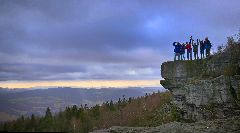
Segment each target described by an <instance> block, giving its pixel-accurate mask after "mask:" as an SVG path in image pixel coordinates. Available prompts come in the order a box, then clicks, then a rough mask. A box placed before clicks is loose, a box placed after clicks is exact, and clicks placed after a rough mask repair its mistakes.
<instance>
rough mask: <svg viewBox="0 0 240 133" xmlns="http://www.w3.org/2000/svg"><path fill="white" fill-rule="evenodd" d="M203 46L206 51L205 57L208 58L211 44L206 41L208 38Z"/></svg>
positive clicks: (206, 39)
mask: <svg viewBox="0 0 240 133" xmlns="http://www.w3.org/2000/svg"><path fill="white" fill-rule="evenodd" d="M204 45H205V49H206V57H209V56H210V50H211V47H212V44H211V42H210V41H209V40H208V37H206V38H205V41H204Z"/></svg>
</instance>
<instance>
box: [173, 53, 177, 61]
mask: <svg viewBox="0 0 240 133" xmlns="http://www.w3.org/2000/svg"><path fill="white" fill-rule="evenodd" d="M176 56H177V53H174V61H175V60H176Z"/></svg>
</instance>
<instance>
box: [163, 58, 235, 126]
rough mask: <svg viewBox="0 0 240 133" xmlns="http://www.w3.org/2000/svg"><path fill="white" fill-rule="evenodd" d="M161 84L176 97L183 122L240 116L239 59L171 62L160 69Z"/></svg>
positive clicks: (175, 102)
mask: <svg viewBox="0 0 240 133" xmlns="http://www.w3.org/2000/svg"><path fill="white" fill-rule="evenodd" d="M161 74H162V77H163V78H164V79H165V80H161V81H160V83H161V84H162V86H163V87H164V88H166V89H168V90H169V91H170V92H171V93H172V94H173V98H174V100H173V103H174V104H175V105H176V106H177V107H178V109H179V111H180V115H181V119H182V120H188V121H199V120H211V119H217V118H227V117H231V116H236V115H239V114H240V55H239V56H238V55H234V56H232V55H231V54H229V53H224V54H219V55H215V56H212V57H210V58H208V59H205V60H194V61H170V62H165V63H163V64H162V66H161Z"/></svg>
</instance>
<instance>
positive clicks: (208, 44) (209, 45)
mask: <svg viewBox="0 0 240 133" xmlns="http://www.w3.org/2000/svg"><path fill="white" fill-rule="evenodd" d="M204 44H205V49H210V48H211V47H212V44H211V43H210V41H209V40H207V41H204Z"/></svg>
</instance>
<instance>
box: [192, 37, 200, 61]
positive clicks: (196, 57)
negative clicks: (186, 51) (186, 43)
mask: <svg viewBox="0 0 240 133" xmlns="http://www.w3.org/2000/svg"><path fill="white" fill-rule="evenodd" d="M198 45H199V42H198V39H197V43H193V44H192V46H193V54H194V59H195V60H196V59H198Z"/></svg>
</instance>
